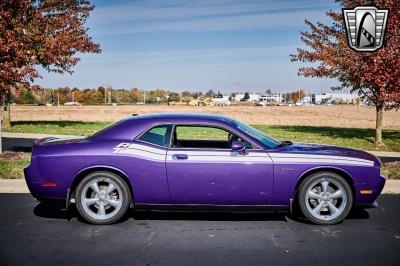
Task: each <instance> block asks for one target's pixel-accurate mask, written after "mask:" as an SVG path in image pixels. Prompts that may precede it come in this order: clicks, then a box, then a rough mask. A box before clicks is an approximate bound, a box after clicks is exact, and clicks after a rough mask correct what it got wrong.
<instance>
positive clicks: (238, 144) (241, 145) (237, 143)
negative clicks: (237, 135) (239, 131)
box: [232, 140, 246, 152]
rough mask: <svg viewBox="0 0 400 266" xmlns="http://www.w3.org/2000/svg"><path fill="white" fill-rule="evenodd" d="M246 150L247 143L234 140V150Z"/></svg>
mask: <svg viewBox="0 0 400 266" xmlns="http://www.w3.org/2000/svg"><path fill="white" fill-rule="evenodd" d="M245 150H246V145H244V143H243V142H241V141H237V140H235V141H232V151H238V152H244V151H245Z"/></svg>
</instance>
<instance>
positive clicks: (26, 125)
mask: <svg viewBox="0 0 400 266" xmlns="http://www.w3.org/2000/svg"><path fill="white" fill-rule="evenodd" d="M109 124H110V122H82V121H16V122H12V127H11V128H4V129H3V130H4V131H5V132H15V133H37V134H54V135H78V136H89V135H91V134H93V133H95V132H97V131H98V130H100V129H102V128H104V127H106V126H108V125H109Z"/></svg>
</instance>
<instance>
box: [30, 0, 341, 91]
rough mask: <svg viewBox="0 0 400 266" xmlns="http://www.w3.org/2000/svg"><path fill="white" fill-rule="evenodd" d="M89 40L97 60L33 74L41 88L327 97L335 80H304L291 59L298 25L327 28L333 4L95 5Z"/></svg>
mask: <svg viewBox="0 0 400 266" xmlns="http://www.w3.org/2000/svg"><path fill="white" fill-rule="evenodd" d="M93 3H94V5H95V6H96V7H95V9H94V11H93V12H92V13H91V15H90V18H89V19H88V21H87V24H86V26H87V27H88V28H89V30H88V34H89V35H90V36H92V38H93V40H94V41H95V42H97V43H99V44H100V46H101V49H102V52H101V54H82V55H81V61H80V62H79V63H78V64H77V65H76V66H75V68H74V73H73V74H72V75H69V74H64V75H60V74H55V73H47V72H45V71H44V70H40V73H41V75H42V76H43V78H42V79H38V80H36V81H35V84H37V85H40V86H42V87H48V88H57V87H64V86H69V87H78V88H82V89H83V88H97V87H98V86H101V85H110V86H112V87H113V88H116V89H118V88H126V89H129V88H134V87H137V88H141V89H144V90H152V89H156V88H161V89H166V90H174V91H184V90H191V91H203V92H204V91H207V90H209V89H213V90H215V91H218V90H219V91H221V92H224V93H227V92H233V91H249V92H263V91H265V90H266V89H271V90H272V91H273V92H281V91H290V90H297V89H305V90H306V91H307V92H310V93H311V92H312V93H315V92H321V91H322V92H325V91H329V88H330V87H331V86H336V85H337V84H338V83H337V81H336V80H328V79H317V78H304V77H299V76H298V75H297V70H298V68H299V66H300V64H298V63H292V62H290V57H289V55H290V54H293V53H295V52H296V48H298V47H304V46H303V43H302V42H301V40H300V31H301V30H307V27H306V25H305V24H304V20H305V19H309V20H311V21H313V22H316V21H321V22H329V20H328V18H326V16H325V11H327V10H330V9H335V10H339V8H340V7H339V6H338V5H337V4H335V3H334V1H333V0H281V1H279V0H263V1H262V0H261V1H259V0H248V1H245V0H243V1H238V0H204V1H190V0H186V1H180V0H155V1H153V0H143V1H127V0H116V1H108V0H95V1H93Z"/></svg>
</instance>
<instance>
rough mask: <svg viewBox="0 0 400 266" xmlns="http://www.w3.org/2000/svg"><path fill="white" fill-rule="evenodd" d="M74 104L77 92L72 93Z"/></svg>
mask: <svg viewBox="0 0 400 266" xmlns="http://www.w3.org/2000/svg"><path fill="white" fill-rule="evenodd" d="M72 102H73V103H74V102H75V92H74V91H73V92H72Z"/></svg>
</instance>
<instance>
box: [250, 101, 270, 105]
mask: <svg viewBox="0 0 400 266" xmlns="http://www.w3.org/2000/svg"><path fill="white" fill-rule="evenodd" d="M253 105H254V106H267V102H266V101H258V102H253Z"/></svg>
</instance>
